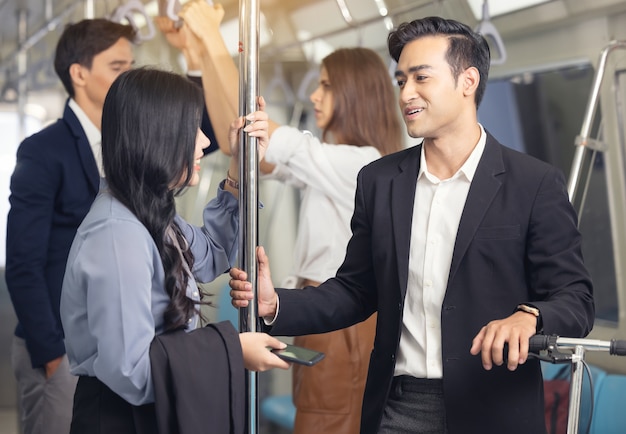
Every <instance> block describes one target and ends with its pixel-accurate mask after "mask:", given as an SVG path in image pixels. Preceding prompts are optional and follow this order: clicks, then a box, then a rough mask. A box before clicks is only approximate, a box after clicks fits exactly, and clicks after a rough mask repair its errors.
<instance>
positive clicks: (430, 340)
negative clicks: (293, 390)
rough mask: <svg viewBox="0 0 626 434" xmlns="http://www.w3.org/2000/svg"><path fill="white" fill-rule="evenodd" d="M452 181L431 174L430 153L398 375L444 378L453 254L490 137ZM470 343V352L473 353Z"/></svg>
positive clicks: (417, 207) (421, 185)
mask: <svg viewBox="0 0 626 434" xmlns="http://www.w3.org/2000/svg"><path fill="white" fill-rule="evenodd" d="M480 129H481V135H480V139H479V140H478V143H477V144H476V147H475V148H474V150H473V151H472V153H471V154H470V155H469V157H468V158H467V160H466V161H465V163H464V164H463V166H461V168H460V169H459V170H458V171H457V172H456V173H455V174H454V175H453V176H452V177H451V178H449V179H444V180H440V179H438V178H437V177H436V176H434V175H432V174H431V173H430V172H429V171H428V166H427V164H426V159H425V157H424V150H423V149H422V153H421V157H420V170H419V174H418V176H417V188H416V191H415V200H414V205H413V220H412V224H411V245H410V251H409V277H408V282H407V292H406V298H405V302H404V314H403V319H402V333H401V336H400V347H399V350H398V354H397V362H396V367H395V373H394V375H410V376H412V377H417V378H442V376H443V364H442V361H441V307H442V304H443V298H444V296H445V293H446V287H447V286H448V275H449V273H450V264H451V263H452V253H453V251H454V244H455V241H456V235H457V231H458V228H459V221H460V220H461V214H462V212H463V208H464V206H465V200H466V199H467V194H468V192H469V188H470V184H471V182H472V178H473V177H474V173H475V172H476V168H477V167H478V162H479V161H480V158H481V156H482V154H483V151H484V149H485V141H486V134H485V131H484V129H483V127H482V126H480ZM470 344H471V343H470V342H468V344H467V351H469V348H470Z"/></svg>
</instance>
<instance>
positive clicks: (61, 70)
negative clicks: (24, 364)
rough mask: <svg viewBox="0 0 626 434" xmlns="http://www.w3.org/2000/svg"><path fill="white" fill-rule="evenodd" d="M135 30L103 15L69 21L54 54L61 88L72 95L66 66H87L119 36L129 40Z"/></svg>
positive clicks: (131, 39) (72, 89)
mask: <svg viewBox="0 0 626 434" xmlns="http://www.w3.org/2000/svg"><path fill="white" fill-rule="evenodd" d="M135 36H136V31H135V29H133V27H132V26H130V25H124V24H119V23H115V22H113V21H109V20H106V19H104V18H96V19H92V20H82V21H79V22H78V23H75V24H69V25H67V27H65V30H63V33H62V34H61V38H60V39H59V42H58V43H57V48H56V53H55V55H54V70H55V71H56V73H57V75H58V76H59V78H60V79H61V82H62V83H63V87H64V88H65V90H66V91H67V93H68V94H69V95H70V97H74V86H73V85H72V79H71V77H70V66H72V65H73V64H74V63H78V64H79V65H82V66H84V67H86V68H88V69H91V64H92V62H93V58H94V57H95V56H96V55H98V54H100V53H102V52H103V51H105V50H107V49H109V48H110V47H111V46H112V45H114V44H115V43H116V42H117V41H119V40H120V38H126V39H128V40H129V41H130V42H133V40H134V39H135Z"/></svg>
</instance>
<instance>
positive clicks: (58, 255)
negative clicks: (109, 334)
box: [6, 19, 135, 434]
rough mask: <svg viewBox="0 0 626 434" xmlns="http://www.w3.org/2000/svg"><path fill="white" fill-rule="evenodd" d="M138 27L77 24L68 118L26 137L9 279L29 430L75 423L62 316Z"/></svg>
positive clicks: (65, 66)
mask: <svg viewBox="0 0 626 434" xmlns="http://www.w3.org/2000/svg"><path fill="white" fill-rule="evenodd" d="M134 38H135V31H134V30H133V28H132V27H131V26H127V25H121V24H118V23H113V22H111V21H108V20H104V19H95V20H83V21H81V22H79V23H76V24H73V25H70V26H68V27H67V28H66V29H65V30H64V32H63V34H62V35H61V38H60V39H59V42H58V44H57V48H56V53H55V59H54V67H55V70H56V73H57V75H58V76H59V78H60V79H61V82H62V83H63V86H64V87H65V90H66V91H67V92H68V94H69V99H68V101H67V103H66V106H65V110H64V113H63V117H62V118H61V119H59V120H58V121H57V122H55V123H54V124H52V125H50V126H48V127H47V128H45V129H43V130H42V131H40V132H39V133H37V134H34V135H33V136H31V137H28V138H27V139H25V140H24V141H23V142H22V143H21V144H20V146H19V148H18V151H17V161H16V166H15V170H14V172H13V175H12V177H11V196H10V203H11V209H10V211H9V215H8V218H7V251H6V253H7V255H6V258H7V264H6V281H7V286H8V289H9V292H10V294H11V299H12V301H13V306H14V308H15V312H16V314H17V318H18V321H19V322H18V325H17V328H16V330H15V338H14V342H13V347H12V364H13V369H14V371H15V375H16V378H17V384H18V389H19V400H20V408H21V412H22V414H21V421H22V427H23V429H24V433H25V434H31V433H44V432H45V433H52V434H56V433H59V434H61V433H64V434H67V433H68V432H69V426H70V420H71V417H72V401H73V396H74V388H75V384H76V379H75V378H74V377H72V376H71V375H70V373H69V365H68V362H67V357H66V356H65V346H64V344H63V330H62V327H61V321H60V319H59V300H60V296H61V283H62V280H63V274H64V272H65V262H66V260H67V255H68V251H69V248H70V245H71V244H72V240H73V239H74V235H75V233H76V229H77V228H78V225H79V224H80V223H81V221H82V220H83V218H84V217H85V215H86V214H87V211H88V210H89V208H90V206H91V204H92V202H93V200H94V198H95V197H96V193H97V192H98V187H99V183H100V176H101V158H100V118H101V116H102V105H103V104H104V98H105V96H106V93H107V92H108V90H109V87H110V85H111V83H113V81H114V80H115V78H117V76H118V75H119V74H121V73H122V72H124V71H126V70H128V69H129V68H130V67H131V66H132V64H133V61H134V60H133V53H132V47H131V43H132V41H133V39H134Z"/></svg>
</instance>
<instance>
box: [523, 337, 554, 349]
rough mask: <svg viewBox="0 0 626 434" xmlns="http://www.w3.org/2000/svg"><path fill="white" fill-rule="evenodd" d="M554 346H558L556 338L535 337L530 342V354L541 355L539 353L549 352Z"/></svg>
mask: <svg viewBox="0 0 626 434" xmlns="http://www.w3.org/2000/svg"><path fill="white" fill-rule="evenodd" d="M553 345H556V336H549V335H534V336H531V337H530V340H529V341H528V352H529V353H534V354H539V352H541V351H543V350H547V349H548V348H549V347H550V346H553Z"/></svg>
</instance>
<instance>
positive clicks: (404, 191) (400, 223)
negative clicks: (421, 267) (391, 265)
mask: <svg viewBox="0 0 626 434" xmlns="http://www.w3.org/2000/svg"><path fill="white" fill-rule="evenodd" d="M421 151H422V145H417V146H415V147H414V148H413V149H412V150H411V152H409V153H407V156H406V158H404V159H403V160H402V161H401V162H400V164H399V165H398V169H399V170H400V173H399V174H398V175H397V176H396V177H395V178H394V179H393V180H392V181H391V219H392V225H391V230H392V231H393V237H394V240H395V245H396V258H397V263H398V277H399V281H398V283H399V284H400V291H401V293H402V298H404V295H405V294H406V286H407V282H408V271H409V249H410V245H411V222H412V220H413V203H414V201H415V187H416V182H417V174H418V173H419V165H420V153H421Z"/></svg>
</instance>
